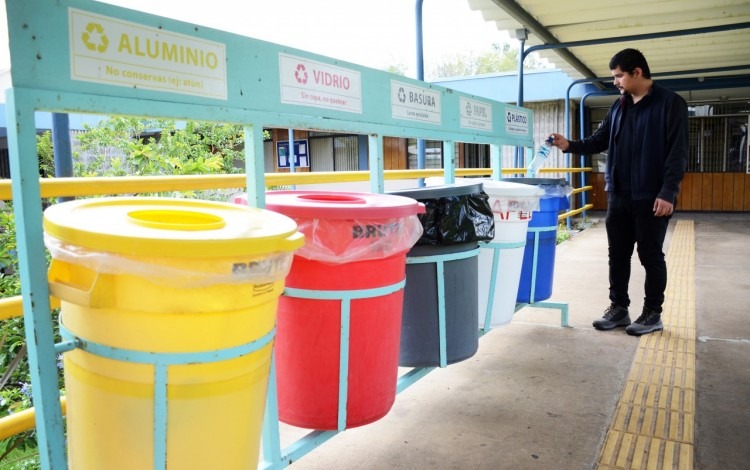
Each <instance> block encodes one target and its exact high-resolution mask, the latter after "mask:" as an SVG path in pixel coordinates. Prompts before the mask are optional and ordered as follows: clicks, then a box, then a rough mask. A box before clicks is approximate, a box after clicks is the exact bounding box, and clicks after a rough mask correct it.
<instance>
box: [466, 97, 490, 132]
mask: <svg viewBox="0 0 750 470" xmlns="http://www.w3.org/2000/svg"><path fill="white" fill-rule="evenodd" d="M458 106H459V108H460V109H459V112H460V115H461V127H463V128H465V129H479V130H482V131H490V132H492V105H491V104H489V103H485V102H483V101H475V100H470V99H467V98H464V97H461V98H459V100H458Z"/></svg>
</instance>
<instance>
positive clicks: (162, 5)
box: [0, 0, 509, 77]
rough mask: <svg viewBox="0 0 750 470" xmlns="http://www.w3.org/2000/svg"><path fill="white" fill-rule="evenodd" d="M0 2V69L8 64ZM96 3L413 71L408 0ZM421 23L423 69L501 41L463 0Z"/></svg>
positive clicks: (428, 12) (434, 3) (426, 3)
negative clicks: (0, 22)
mask: <svg viewBox="0 0 750 470" xmlns="http://www.w3.org/2000/svg"><path fill="white" fill-rule="evenodd" d="M5 1H8V0H0V2H1V3H2V4H3V5H2V6H3V8H2V13H1V14H2V28H3V31H0V33H2V39H1V40H2V44H0V69H7V68H8V63H9V58H8V50H7V49H8V39H7V37H8V33H7V25H6V23H7V22H6V18H5ZM13 1H20V0H13ZM103 1H104V2H105V3H110V4H113V5H118V6H122V7H125V8H131V9H134V10H140V11H144V12H147V13H152V14H156V15H159V16H166V17H170V18H174V19H177V20H180V21H186V22H189V23H195V24H200V25H203V26H208V27H211V28H215V29H220V30H223V31H229V32H232V33H236V34H241V35H243V36H249V37H253V38H256V39H262V40H265V41H270V42H274V43H278V44H283V45H286V46H291V47H295V48H298V49H303V50H306V51H310V52H314V53H317V54H322V55H326V56H329V57H333V58H336V59H341V60H345V61H349V62H353V63H356V64H360V65H364V66H367V67H372V68H378V69H385V68H387V67H388V66H390V65H396V66H398V65H403V66H405V67H406V74H407V76H410V77H416V26H415V25H416V19H415V18H416V16H415V15H416V0H369V1H365V0H264V1H260V0H244V1H243V0H207V1H198V0H103ZM422 28H423V44H424V65H425V72H428V71H429V70H430V67H431V66H430V64H438V63H441V62H445V60H444V59H446V58H450V57H454V56H455V55H456V54H460V53H469V52H471V53H474V54H476V55H478V54H482V53H484V52H489V51H490V50H491V46H492V44H493V43H502V42H507V41H509V39H508V36H507V35H506V34H505V33H504V32H500V31H498V30H497V28H496V27H495V25H494V23H493V22H488V21H485V20H484V19H483V18H482V15H481V13H480V12H478V11H472V10H471V9H470V8H469V2H468V0H423V7H422Z"/></svg>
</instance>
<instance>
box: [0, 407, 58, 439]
mask: <svg viewBox="0 0 750 470" xmlns="http://www.w3.org/2000/svg"><path fill="white" fill-rule="evenodd" d="M66 405H67V402H66V400H65V397H60V406H62V414H63V416H65V413H66V411H67V406H66ZM35 420H36V411H34V408H27V409H25V410H23V411H19V412H18V413H13V414H12V415H9V416H5V417H4V418H1V419H0V440H3V439H8V438H9V437H13V436H16V435H18V434H21V433H22V432H24V431H28V430H30V429H34V428H35V427H36V421H35Z"/></svg>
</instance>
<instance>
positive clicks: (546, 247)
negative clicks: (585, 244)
mask: <svg viewBox="0 0 750 470" xmlns="http://www.w3.org/2000/svg"><path fill="white" fill-rule="evenodd" d="M506 181H510V182H513V183H523V184H530V185H535V186H537V187H539V188H541V189H543V190H544V196H542V198H541V199H540V200H539V211H534V212H533V213H532V215H531V221H530V222H529V229H528V233H527V234H526V248H525V249H524V253H523V266H522V268H521V281H520V283H519V285H518V297H517V298H516V301H517V302H519V303H533V302H541V301H543V300H547V299H549V298H550V297H551V296H552V281H553V278H554V275H555V251H556V247H557V225H558V222H557V216H558V214H559V213H560V211H561V210H567V209H569V208H570V201H568V193H569V189H570V188H569V186H568V182H567V181H565V179H563V178H559V179H557V178H509V179H507V180H506ZM535 252H536V257H535V256H534V253H535ZM535 261H536V262H535Z"/></svg>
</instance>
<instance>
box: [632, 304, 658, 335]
mask: <svg viewBox="0 0 750 470" xmlns="http://www.w3.org/2000/svg"><path fill="white" fill-rule="evenodd" d="M663 329H664V324H663V323H662V322H661V313H659V312H656V311H654V310H651V309H650V308H647V307H643V313H641V316H640V317H638V320H636V321H635V323H633V324H632V325H630V326H628V327H627V328H625V332H626V333H627V334H629V335H633V336H641V335H645V334H646V333H653V332H654V331H661V330H663Z"/></svg>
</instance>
